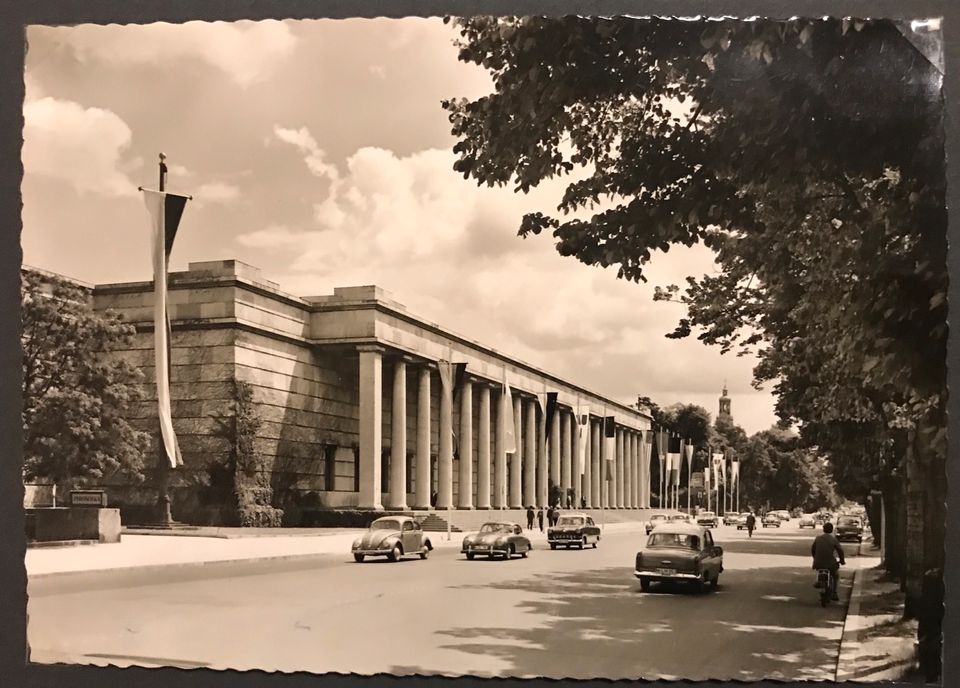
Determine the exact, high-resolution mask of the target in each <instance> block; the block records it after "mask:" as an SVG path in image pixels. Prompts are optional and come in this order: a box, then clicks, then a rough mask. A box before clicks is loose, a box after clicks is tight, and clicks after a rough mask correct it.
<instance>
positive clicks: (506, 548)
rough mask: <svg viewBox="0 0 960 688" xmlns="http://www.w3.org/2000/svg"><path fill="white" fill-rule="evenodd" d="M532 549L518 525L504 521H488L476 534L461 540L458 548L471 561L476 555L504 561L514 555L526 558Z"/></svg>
mask: <svg viewBox="0 0 960 688" xmlns="http://www.w3.org/2000/svg"><path fill="white" fill-rule="evenodd" d="M531 549H533V547H532V546H531V544H530V540H529V538H527V536H526V535H524V534H523V528H521V527H520V524H518V523H509V522H506V521H490V522H489V523H484V524H483V525H482V526H480V530H479V531H478V532H476V533H470V534H469V535H467V536H466V537H465V538H463V546H462V547H461V548H460V552H461V553H462V554H466V555H467V559H473V558H474V557H475V556H477V555H478V554H483V555H486V556H488V557H490V558H491V559H492V558H493V557H494V556H499V557H502V558H503V559H504V560H506V559H510V558H511V557H512V556H513V555H514V554H519V555H520V556H521V557H526V556H527V552H529V551H530V550H531Z"/></svg>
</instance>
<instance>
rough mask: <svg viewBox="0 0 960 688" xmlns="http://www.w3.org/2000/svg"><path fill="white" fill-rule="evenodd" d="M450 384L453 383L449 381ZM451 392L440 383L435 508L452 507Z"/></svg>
mask: <svg viewBox="0 0 960 688" xmlns="http://www.w3.org/2000/svg"><path fill="white" fill-rule="evenodd" d="M450 384H453V382H452V381H451V383H450ZM452 397H453V394H452V390H448V389H444V388H443V384H442V383H441V385H440V442H439V444H440V453H439V456H438V457H437V508H438V509H451V508H453V398H452Z"/></svg>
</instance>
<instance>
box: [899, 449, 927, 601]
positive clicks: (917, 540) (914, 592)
mask: <svg viewBox="0 0 960 688" xmlns="http://www.w3.org/2000/svg"><path fill="white" fill-rule="evenodd" d="M916 437H917V432H916V431H915V430H910V432H909V441H908V443H907V447H906V457H905V460H904V469H905V473H906V476H905V477H906V480H905V482H904V508H905V510H906V514H905V516H906V561H905V564H906V567H905V571H904V573H905V574H906V590H905V592H906V600H905V607H904V616H905V617H906V618H907V619H916V618H918V617H919V615H920V609H921V600H922V597H923V572H924V571H925V570H926V569H925V566H924V564H925V561H924V543H925V537H924V533H923V530H924V525H925V523H924V521H925V519H924V492H925V489H924V475H923V466H922V465H921V464H920V457H919V456H918V452H917V451H916V447H915V443H916V442H915V440H916Z"/></svg>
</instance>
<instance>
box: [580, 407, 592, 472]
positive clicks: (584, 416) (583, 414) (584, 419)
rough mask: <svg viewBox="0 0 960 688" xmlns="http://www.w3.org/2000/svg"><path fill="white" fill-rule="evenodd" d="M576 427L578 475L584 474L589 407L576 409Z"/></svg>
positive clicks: (587, 443)
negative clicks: (577, 430)
mask: <svg viewBox="0 0 960 688" xmlns="http://www.w3.org/2000/svg"><path fill="white" fill-rule="evenodd" d="M577 427H578V429H579V431H580V434H579V435H578V436H577V439H578V440H579V441H578V443H577V444H578V446H577V451H578V452H580V475H583V474H584V473H585V472H586V467H587V447H588V446H589V445H590V407H589V406H585V407H584V408H582V409H581V408H580V407H579V405H578V407H577Z"/></svg>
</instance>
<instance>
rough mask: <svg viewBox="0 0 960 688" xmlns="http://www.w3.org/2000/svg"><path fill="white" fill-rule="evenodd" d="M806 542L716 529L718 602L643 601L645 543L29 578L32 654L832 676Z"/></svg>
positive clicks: (611, 673)
mask: <svg viewBox="0 0 960 688" xmlns="http://www.w3.org/2000/svg"><path fill="white" fill-rule="evenodd" d="M813 535H814V533H813V532H811V531H809V530H807V531H802V532H801V531H798V530H796V528H795V527H788V528H784V529H783V530H780V531H778V530H774V529H768V530H760V531H757V532H755V533H754V537H753V538H752V539H747V537H746V533H738V532H737V531H736V530H735V529H733V528H726V527H721V528H720V529H718V530H717V531H715V537H716V540H717V543H718V544H720V545H722V546H723V547H724V567H725V569H726V570H725V572H724V574H723V575H722V576H721V579H720V588H719V590H717V591H716V592H707V593H704V594H701V595H697V594H694V593H692V592H690V591H688V590H686V589H683V588H681V587H679V586H678V587H676V588H673V589H669V588H667V589H663V588H661V589H657V588H656V586H655V587H654V588H653V589H652V590H651V592H650V593H646V594H644V593H642V592H640V590H639V583H638V581H636V580H635V579H634V578H633V575H632V574H633V558H634V554H635V552H636V550H637V548H638V545H639V544H640V543H642V542H643V541H644V540H645V538H644V537H643V536H642V534H638V533H613V532H610V533H608V534H607V535H606V536H605V537H604V538H603V540H602V541H601V542H600V546H599V548H598V549H596V550H593V549H588V550H584V551H578V550H569V551H567V550H557V551H551V550H549V549H543V548H540V549H536V550H534V551H533V552H531V553H530V556H529V557H528V558H526V559H520V558H516V559H513V560H511V561H488V560H485V559H478V560H475V561H469V562H468V561H466V559H464V558H463V556H462V555H461V554H460V553H459V551H457V550H455V549H452V548H438V549H437V550H435V551H434V552H433V553H432V554H431V556H430V558H429V559H428V560H426V561H421V560H419V559H407V560H403V561H401V562H399V563H396V564H391V563H388V562H385V561H379V560H372V561H371V560H368V561H367V562H365V563H363V564H356V563H354V562H353V560H352V558H351V557H350V556H349V554H348V553H346V552H345V553H344V556H339V555H327V556H323V557H318V558H317V559H315V560H311V561H287V562H271V563H268V564H266V563H260V564H257V563H244V564H240V563H234V564H230V565H226V566H217V567H197V568H177V569H171V570H170V571H163V572H157V571H152V572H149V573H136V572H126V573H122V574H117V573H111V574H109V575H102V574H99V575H98V574H78V575H74V576H70V577H69V578H62V579H58V580H49V581H42V580H40V581H32V582H31V584H30V589H29V593H30V601H29V614H30V627H29V638H30V644H31V648H32V660H33V661H34V662H40V663H50V662H67V663H84V664H98V665H107V664H114V665H118V666H129V665H141V666H155V665H172V666H180V667H197V666H209V667H212V668H218V669H223V668H232V669H240V670H244V669H264V670H268V671H272V670H280V671H310V672H316V673H326V672H343V673H359V674H374V673H380V672H387V673H392V674H446V675H463V674H471V675H480V676H511V677H535V676H547V677H552V678H568V677H569V678H630V679H636V678H647V679H653V678H683V679H692V680H705V679H711V678H712V679H727V680H729V679H743V680H750V679H761V678H778V679H795V680H803V679H814V680H819V679H830V680H832V678H833V676H834V671H835V668H836V662H837V654H838V647H839V640H840V635H841V631H842V628H843V620H844V615H845V613H846V602H847V599H848V597H849V587H850V578H851V575H852V568H853V567H854V566H855V565H856V555H855V552H856V545H846V547H847V549H848V552H849V559H850V561H848V564H850V565H848V566H847V567H846V568H845V569H843V570H842V576H841V590H840V595H841V602H840V603H835V604H833V605H831V606H829V607H827V608H826V609H822V608H821V607H820V605H819V601H818V599H817V591H816V590H815V589H814V587H813V580H814V575H813V572H812V571H811V569H810V559H809V547H810V542H811V538H812V537H813Z"/></svg>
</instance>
